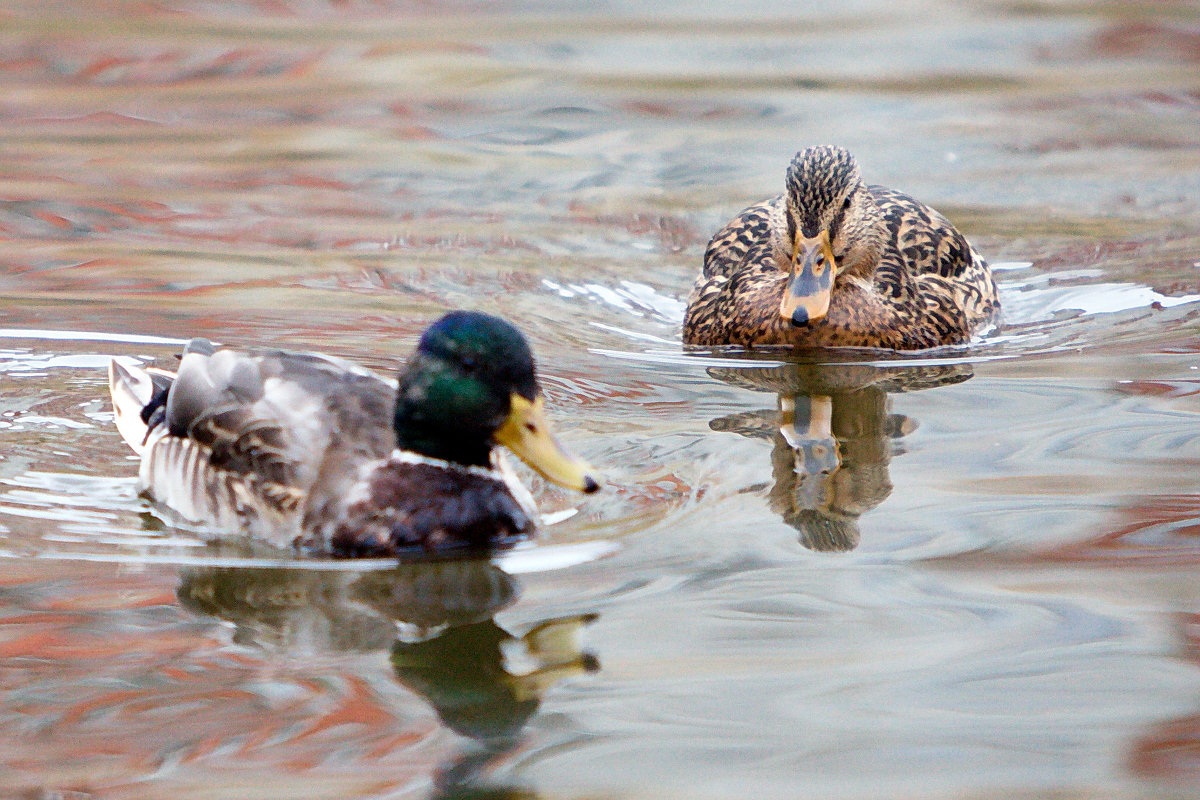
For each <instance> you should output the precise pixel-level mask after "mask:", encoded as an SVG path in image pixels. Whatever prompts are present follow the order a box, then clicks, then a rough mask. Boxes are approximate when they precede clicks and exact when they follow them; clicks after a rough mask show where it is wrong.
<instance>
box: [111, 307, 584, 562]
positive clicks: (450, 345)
mask: <svg viewBox="0 0 1200 800" xmlns="http://www.w3.org/2000/svg"><path fill="white" fill-rule="evenodd" d="M110 389H111V391H112V397H113V406H114V409H115V417H116V421H117V425H118V428H119V430H120V431H121V434H122V437H123V438H124V439H125V440H126V442H127V443H129V445H130V446H131V447H133V449H134V450H135V452H138V453H139V454H140V455H141V465H140V469H139V484H140V486H141V488H142V490H143V492H144V493H145V494H147V495H148V496H150V497H151V498H152V499H153V500H155V501H156V502H157V503H159V504H161V505H163V506H165V507H167V508H169V509H170V510H171V511H173V512H174V513H175V514H177V515H178V516H180V517H182V518H183V519H185V520H187V521H189V522H193V523H199V524H203V525H205V526H211V527H212V528H214V529H217V530H220V531H222V532H229V533H249V534H251V535H253V536H257V537H259V538H261V539H264V540H266V541H269V542H271V543H273V544H275V545H280V546H293V547H297V548H300V549H302V550H304V551H306V552H316V553H322V554H331V555H335V556H346V557H353V556H390V555H399V554H403V553H408V552H446V551H450V550H460V549H469V550H478V549H482V548H498V547H504V546H508V545H511V544H513V543H515V542H517V541H520V540H521V539H523V538H525V537H527V536H529V535H531V534H532V533H533V532H534V531H535V529H536V526H537V519H538V517H537V510H536V507H535V505H534V503H533V499H532V497H531V496H530V494H529V492H528V491H527V490H526V489H525V487H523V486H522V485H521V484H520V482H519V481H518V480H517V479H516V477H515V475H514V474H513V473H512V471H511V470H510V469H508V468H507V466H506V463H505V461H504V458H503V456H502V454H501V453H500V452H499V451H498V450H497V449H496V446H497V445H499V444H505V445H506V446H508V447H509V448H510V449H511V450H512V451H513V452H514V453H516V454H517V455H518V456H519V457H521V458H522V459H524V460H526V461H527V462H529V463H530V465H531V466H533V467H534V469H536V470H538V471H539V472H541V473H542V474H543V475H544V476H545V477H547V478H548V479H549V480H552V481H555V482H558V483H561V484H563V485H566V486H568V487H570V488H576V489H579V490H581V491H594V490H595V489H596V488H598V483H597V481H596V480H595V479H594V478H593V477H591V475H590V468H588V467H587V466H586V465H585V464H583V462H581V461H578V460H577V459H574V458H573V457H571V456H569V455H568V454H567V453H566V452H565V451H563V450H562V449H561V448H560V447H559V446H558V445H557V443H556V442H555V441H554V439H553V437H552V436H551V435H550V433H549V429H548V427H547V424H546V421H545V418H544V410H543V402H544V401H543V399H542V395H541V392H540V389H539V387H538V383H537V377H536V372H535V369H534V365H533V359H532V355H531V354H530V352H529V349H528V346H527V344H526V343H525V341H524V338H523V337H521V335H520V333H519V332H517V331H516V329H515V328H513V327H512V326H511V325H509V324H508V323H506V322H504V321H503V320H499V319H498V318H495V317H489V316H488V315H483V314H473V313H467V312H456V313H454V314H450V315H447V316H446V317H443V319H442V320H439V321H438V322H437V323H435V324H434V325H433V326H431V327H430V328H429V330H427V331H426V332H425V334H424V335H423V336H422V338H421V342H420V344H419V345H418V348H417V352H416V354H415V355H414V356H413V358H412V359H410V361H409V363H408V364H407V365H406V366H405V368H404V370H403V371H402V372H401V375H400V381H399V385H398V386H397V385H396V384H393V383H390V382H388V381H386V380H384V379H382V378H380V377H379V376H377V375H375V374H374V373H371V372H369V371H367V370H364V369H362V368H360V367H357V366H356V365H353V364H350V363H348V362H345V361H341V360H339V359H333V358H329V357H325V356H320V355H316V354H309V353H292V352H288V351H282V350H262V351H256V350H236V349H227V348H220V349H218V348H214V347H213V346H212V345H211V344H209V343H208V342H207V341H205V340H193V341H192V343H190V344H189V346H188V347H187V349H186V350H185V352H184V354H183V357H182V359H181V361H180V365H179V370H178V372H176V373H169V372H164V371H160V370H142V369H139V368H136V367H128V366H124V365H122V364H120V363H117V362H115V361H114V362H113V364H112V365H111V367H110Z"/></svg>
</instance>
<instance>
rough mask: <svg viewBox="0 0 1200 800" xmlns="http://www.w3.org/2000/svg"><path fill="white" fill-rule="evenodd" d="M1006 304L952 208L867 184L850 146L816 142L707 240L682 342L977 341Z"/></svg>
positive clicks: (899, 345)
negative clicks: (782, 187) (778, 187)
mask: <svg viewBox="0 0 1200 800" xmlns="http://www.w3.org/2000/svg"><path fill="white" fill-rule="evenodd" d="M998 308H999V301H998V300H997V297H996V284H995V282H994V281H993V280H992V274H991V270H990V269H989V267H988V265H987V262H986V261H984V260H983V259H982V258H980V256H979V254H978V253H976V252H975V250H974V249H973V248H972V247H971V245H970V244H969V243H968V242H967V240H966V239H965V238H964V237H963V235H962V234H961V233H959V232H958V231H957V230H955V228H954V226H953V225H951V224H950V222H949V221H948V220H947V219H946V218H945V217H943V216H942V215H941V214H939V213H938V212H937V211H934V210H933V209H932V208H930V207H929V206H926V205H924V204H923V203H920V202H918V201H917V200H914V199H913V198H911V197H909V196H908V195H906V194H901V193H900V192H897V191H893V190H891V189H887V188H885V187H883V186H868V185H867V184H865V183H863V180H862V176H861V175H860V173H859V168H858V163H857V162H856V161H855V160H854V157H853V156H852V155H850V153H849V152H848V151H846V150H845V149H843V148H841V147H810V148H808V149H806V150H801V151H800V152H799V153H797V154H796V157H795V158H794V159H792V163H791V164H790V165H789V166H788V170H787V180H786V191H785V192H784V193H783V194H781V195H779V196H778V197H775V198H773V199H771V200H767V201H766V202H763V203H759V204H758V205H754V206H751V207H750V208H747V209H746V210H745V211H743V212H742V213H741V214H739V215H738V216H737V217H736V218H735V219H734V220H733V221H732V222H730V223H729V224H727V225H726V226H725V227H724V228H722V229H721V230H720V231H718V232H717V234H716V235H715V236H713V238H712V241H710V242H709V245H708V250H707V251H706V252H705V254H704V268H703V270H702V271H701V273H700V276H699V278H697V280H696V284H695V286H694V287H693V289H692V292H691V296H690V297H689V298H688V307H687V314H686V316H685V318H684V322H683V340H684V342H685V343H686V344H691V345H706V346H714V345H742V346H746V347H751V346H754V345H798V346H809V347H874V348H886V349H890V350H919V349H923V348H927V347H936V346H939V345H947V344H958V343H962V342H965V341H967V340H968V339H969V338H970V336H971V334H972V333H973V332H974V331H976V330H977V329H978V328H979V327H980V326H982V325H983V324H984V323H986V322H988V321H989V320H991V319H992V318H993V317H994V315H995V313H996V311H997V309H998Z"/></svg>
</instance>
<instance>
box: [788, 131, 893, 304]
mask: <svg viewBox="0 0 1200 800" xmlns="http://www.w3.org/2000/svg"><path fill="white" fill-rule="evenodd" d="M784 222H785V225H783V226H781V227H782V228H783V229H784V230H785V231H786V238H785V239H784V241H783V242H780V243H779V244H778V245H777V251H779V252H780V253H781V255H782V258H783V263H782V264H781V266H782V267H783V268H784V269H785V270H787V271H788V273H789V277H788V280H787V285H786V289H785V290H784V293H783V299H782V300H781V301H780V304H779V313H780V315H782V316H783V318H784V319H787V320H789V321H790V322H791V323H792V324H793V325H797V326H801V325H808V324H809V323H812V322H816V321H817V320H819V319H821V318H823V317H824V316H825V315H826V313H828V311H829V301H830V298H831V296H832V293H833V288H834V285H835V281H836V280H837V278H838V276H839V275H843V274H846V273H856V272H858V273H861V272H862V271H863V269H864V267H868V268H871V269H873V265H874V263H875V261H876V260H877V259H878V254H879V251H880V249H881V247H882V232H881V231H880V223H881V222H882V214H881V212H880V210H879V207H878V206H877V205H876V204H875V201H874V199H873V198H872V197H871V193H870V190H869V189H868V187H867V186H866V184H864V183H863V180H862V175H861V174H860V172H859V169H858V162H857V161H855V160H854V156H852V155H850V153H849V151H847V150H846V149H845V148H842V147H828V146H822V147H809V148H807V149H805V150H801V151H800V152H799V153H797V154H796V157H795V158H793V159H792V163H791V164H789V165H788V170H787V190H786V192H785V193H784Z"/></svg>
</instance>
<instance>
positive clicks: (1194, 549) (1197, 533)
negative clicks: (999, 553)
mask: <svg viewBox="0 0 1200 800" xmlns="http://www.w3.org/2000/svg"><path fill="white" fill-rule="evenodd" d="M1122 516H1123V517H1125V518H1126V519H1127V520H1128V522H1126V523H1125V524H1123V525H1120V526H1119V527H1117V528H1115V529H1113V530H1110V531H1106V532H1104V533H1101V534H1099V535H1097V536H1093V537H1092V538H1090V539H1086V540H1084V541H1081V542H1074V543H1071V544H1068V545H1063V546H1062V547H1057V548H1052V549H1048V550H1043V551H1041V552H1040V553H1039V554H1038V556H1037V560H1039V561H1065V562H1096V563H1104V564H1107V565H1112V566H1119V565H1121V564H1128V565H1131V566H1132V565H1138V566H1144V565H1146V564H1147V563H1162V564H1181V565H1182V564H1195V563H1200V495H1153V496H1149V497H1139V498H1137V501H1136V502H1135V503H1133V504H1132V505H1130V506H1128V507H1126V508H1125V509H1124V510H1123V512H1122ZM1160 526H1161V527H1163V528H1164V529H1165V530H1163V531H1161V532H1154V531H1152V529H1154V528H1158V527H1160ZM1139 535H1146V537H1147V538H1146V540H1144V541H1139V540H1138V537H1139Z"/></svg>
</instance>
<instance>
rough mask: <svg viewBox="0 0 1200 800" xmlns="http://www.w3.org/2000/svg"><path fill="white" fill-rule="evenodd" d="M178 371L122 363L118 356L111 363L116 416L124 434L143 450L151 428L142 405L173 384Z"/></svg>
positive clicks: (136, 449)
mask: <svg viewBox="0 0 1200 800" xmlns="http://www.w3.org/2000/svg"><path fill="white" fill-rule="evenodd" d="M173 380H174V375H172V374H171V373H169V372H165V371H163V370H152V371H147V370H144V369H142V368H141V367H135V366H130V365H126V364H122V363H121V362H119V361H117V360H116V359H115V358H114V359H113V360H112V361H110V362H109V364H108V390H109V393H110V394H111V395H112V404H113V418H114V420H115V422H116V423H117V430H118V431H120V432H121V438H122V439H124V440H125V443H126V444H128V445H129V446H130V447H132V448H133V452H135V453H137V454H138V455H141V454H142V451H143V450H144V449H145V444H146V433H147V432H148V430H149V426H148V424H147V420H146V419H144V418H143V416H142V409H144V408H145V407H146V406H147V405H149V404H150V401H151V400H153V399H154V397H155V395H156V394H158V393H159V392H162V391H164V390H166V389H167V388H169V387H170V385H171V382H172V381H173Z"/></svg>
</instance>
